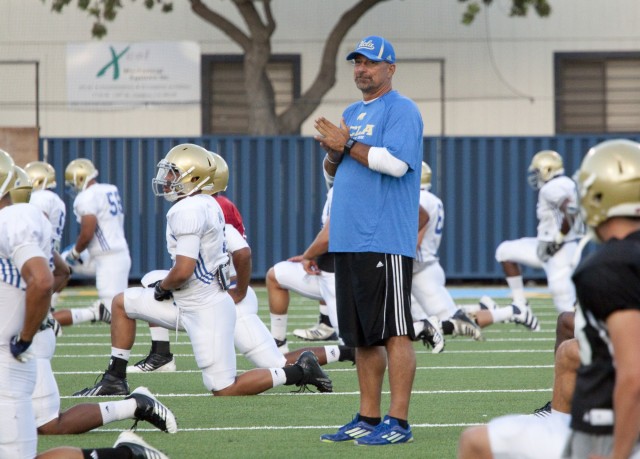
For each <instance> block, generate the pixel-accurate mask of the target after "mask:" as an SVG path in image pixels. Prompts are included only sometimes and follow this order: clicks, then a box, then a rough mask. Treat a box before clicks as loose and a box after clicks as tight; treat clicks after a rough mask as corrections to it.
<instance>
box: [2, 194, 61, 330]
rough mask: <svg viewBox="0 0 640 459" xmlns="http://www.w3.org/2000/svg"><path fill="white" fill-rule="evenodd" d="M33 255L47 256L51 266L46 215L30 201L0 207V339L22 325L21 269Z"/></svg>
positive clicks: (22, 294) (51, 266)
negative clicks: (0, 208)
mask: <svg viewBox="0 0 640 459" xmlns="http://www.w3.org/2000/svg"><path fill="white" fill-rule="evenodd" d="M34 257H44V258H46V260H47V261H48V263H49V267H50V268H51V269H53V257H52V253H51V225H50V224H49V222H48V221H47V218H46V217H45V216H44V214H43V213H42V212H41V211H40V209H38V208H37V207H35V206H32V205H31V204H14V205H11V206H8V207H5V208H3V209H2V210H0V317H2V320H1V321H0V342H3V343H6V342H8V341H9V339H11V337H12V336H13V335H15V334H16V333H17V332H19V331H20V329H21V328H22V326H23V322H24V314H25V309H24V295H25V294H24V290H25V289H26V283H25V281H24V279H23V278H22V276H21V274H20V272H21V270H22V266H23V265H24V263H25V262H26V261H28V260H30V259H31V258H34ZM20 304H22V307H19V305H20Z"/></svg>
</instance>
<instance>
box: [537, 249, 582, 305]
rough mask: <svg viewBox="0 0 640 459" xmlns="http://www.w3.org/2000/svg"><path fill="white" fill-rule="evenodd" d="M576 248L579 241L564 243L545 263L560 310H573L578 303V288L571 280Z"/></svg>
mask: <svg viewBox="0 0 640 459" xmlns="http://www.w3.org/2000/svg"><path fill="white" fill-rule="evenodd" d="M576 249H577V243H567V244H564V245H563V246H562V248H561V249H560V251H558V253H556V254H555V255H554V256H553V257H551V258H550V259H549V261H547V263H545V265H544V270H545V272H546V274H547V283H548V285H549V291H550V292H551V296H552V297H553V304H554V305H555V307H556V309H557V310H558V312H569V311H573V309H574V307H575V304H576V288H575V286H574V285H573V281H572V280H571V275H572V274H573V264H572V263H573V258H574V256H575V253H576Z"/></svg>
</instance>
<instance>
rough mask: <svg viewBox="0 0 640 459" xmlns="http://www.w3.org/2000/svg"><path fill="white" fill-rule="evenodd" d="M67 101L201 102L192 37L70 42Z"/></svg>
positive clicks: (105, 104) (118, 103) (109, 103)
mask: <svg viewBox="0 0 640 459" xmlns="http://www.w3.org/2000/svg"><path fill="white" fill-rule="evenodd" d="M67 101H68V102H69V104H70V105H72V106H76V107H78V106H88V107H87V108H89V107H90V108H92V109H95V108H99V107H102V108H109V107H110V106H122V105H156V104H158V105H167V104H173V105H177V104H194V103H200V47H199V45H198V43H195V42H186V41H184V42H138V43H135V42H134V43H71V44H69V45H67Z"/></svg>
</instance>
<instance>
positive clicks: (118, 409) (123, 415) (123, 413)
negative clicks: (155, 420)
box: [98, 398, 138, 425]
mask: <svg viewBox="0 0 640 459" xmlns="http://www.w3.org/2000/svg"><path fill="white" fill-rule="evenodd" d="M98 406H99V407H100V414H101V415H102V425H105V424H109V423H110V422H114V421H122V420H123V419H132V418H133V414H134V413H135V412H136V408H137V407H138V405H137V403H136V401H135V399H133V398H130V399H128V400H118V401H115V402H100V403H98Z"/></svg>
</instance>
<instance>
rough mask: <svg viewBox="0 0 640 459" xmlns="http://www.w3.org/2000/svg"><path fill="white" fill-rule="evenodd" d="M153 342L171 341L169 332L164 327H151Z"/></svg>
mask: <svg viewBox="0 0 640 459" xmlns="http://www.w3.org/2000/svg"><path fill="white" fill-rule="evenodd" d="M149 331H150V332H151V340H152V341H169V330H168V329H166V328H163V327H149Z"/></svg>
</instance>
